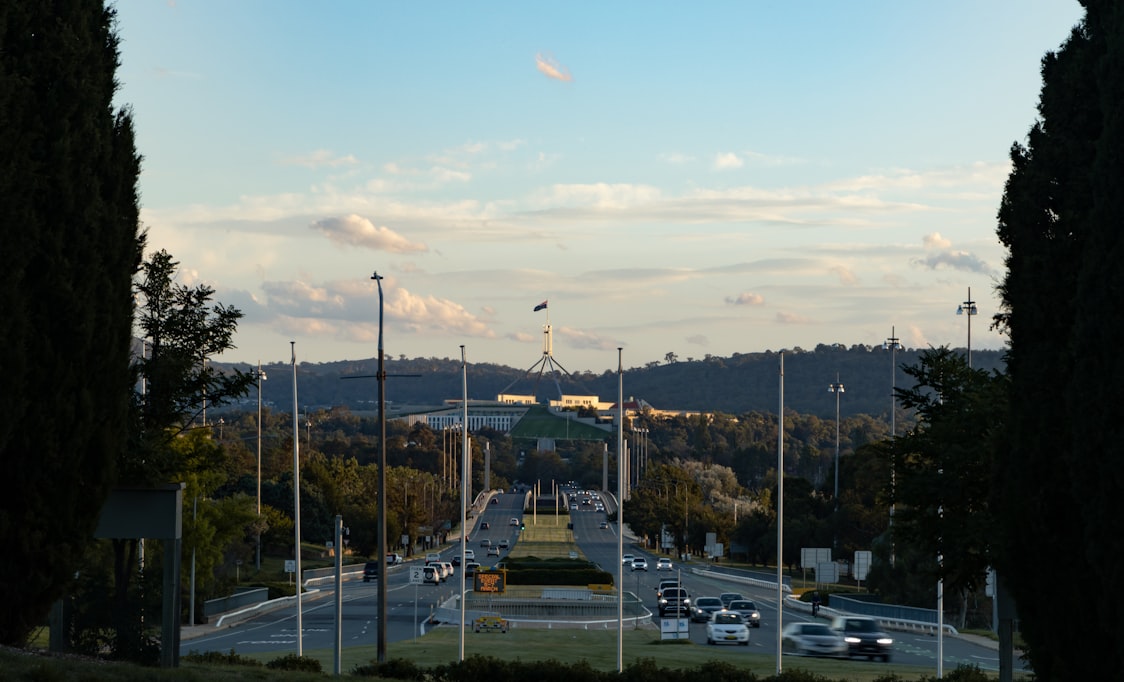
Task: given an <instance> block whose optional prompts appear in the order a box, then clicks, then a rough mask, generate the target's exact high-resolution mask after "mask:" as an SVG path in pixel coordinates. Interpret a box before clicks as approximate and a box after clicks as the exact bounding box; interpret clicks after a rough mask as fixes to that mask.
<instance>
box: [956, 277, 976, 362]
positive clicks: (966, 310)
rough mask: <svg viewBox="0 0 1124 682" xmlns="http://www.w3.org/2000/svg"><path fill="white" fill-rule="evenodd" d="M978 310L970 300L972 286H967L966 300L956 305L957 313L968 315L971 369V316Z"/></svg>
mask: <svg viewBox="0 0 1124 682" xmlns="http://www.w3.org/2000/svg"><path fill="white" fill-rule="evenodd" d="M978 312H979V311H978V310H977V309H976V302H975V301H973V300H972V287H968V300H967V301H964V302H963V303H961V304H960V305H958V306H956V314H957V315H967V316H968V369H972V316H973V315H976V314H977V313H978Z"/></svg>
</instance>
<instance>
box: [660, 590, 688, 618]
mask: <svg viewBox="0 0 1124 682" xmlns="http://www.w3.org/2000/svg"><path fill="white" fill-rule="evenodd" d="M656 603H657V606H658V607H659V612H660V618H663V617H664V616H666V615H668V614H670V613H674V614H676V615H683V616H686V615H688V614H690V613H691V597H690V595H688V594H687V590H685V589H683V588H682V587H669V588H667V589H666V590H664V591H663V592H662V593H661V594H660V598H659V599H658V600H657V602H656Z"/></svg>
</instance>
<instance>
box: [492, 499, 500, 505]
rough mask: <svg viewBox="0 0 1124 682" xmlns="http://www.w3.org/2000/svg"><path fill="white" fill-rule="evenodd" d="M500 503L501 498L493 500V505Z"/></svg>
mask: <svg viewBox="0 0 1124 682" xmlns="http://www.w3.org/2000/svg"><path fill="white" fill-rule="evenodd" d="M499 503H500V500H499V498H498V497H493V498H492V504H499Z"/></svg>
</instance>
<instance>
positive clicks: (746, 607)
mask: <svg viewBox="0 0 1124 682" xmlns="http://www.w3.org/2000/svg"><path fill="white" fill-rule="evenodd" d="M726 610H727V611H733V612H735V613H740V614H741V615H742V618H744V619H745V623H746V625H748V626H750V627H751V628H759V627H761V612H760V611H758V610H757V604H754V603H753V602H751V601H750V600H748V599H735V600H734V601H732V602H730V603H729V604H727V605H726Z"/></svg>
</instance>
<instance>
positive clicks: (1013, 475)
mask: <svg viewBox="0 0 1124 682" xmlns="http://www.w3.org/2000/svg"><path fill="white" fill-rule="evenodd" d="M1082 4H1083V5H1085V7H1086V16H1085V19H1084V21H1083V22H1082V23H1081V24H1080V25H1078V26H1077V27H1076V28H1074V30H1073V31H1072V32H1071V34H1070V37H1069V39H1068V40H1067V41H1066V43H1065V44H1064V45H1063V46H1062V47H1061V49H1060V50H1059V51H1058V52H1057V53H1051V54H1048V55H1047V56H1046V57H1045V58H1044V59H1043V62H1042V82H1043V84H1042V92H1041V95H1040V100H1039V105H1038V112H1039V116H1040V118H1039V120H1038V122H1037V123H1036V124H1035V125H1034V126H1033V128H1032V129H1031V130H1030V133H1029V136H1028V139H1027V143H1026V145H1025V146H1022V145H1016V146H1015V147H1014V148H1013V150H1012V153H1011V158H1012V162H1013V170H1012V172H1011V174H1010V176H1009V178H1008V180H1007V186H1006V190H1005V193H1004V197H1003V202H1002V205H1001V208H1000V212H999V228H998V234H999V237H1000V239H1001V240H1002V241H1003V243H1004V245H1006V247H1007V248H1008V251H1009V254H1008V258H1007V275H1006V278H1005V280H1004V282H1003V285H1002V293H1003V297H1004V303H1005V307H1006V311H1005V314H1004V315H1003V316H1002V317H1001V318H1000V320H999V322H1000V323H1001V324H1003V325H1004V326H1006V328H1007V329H1008V331H1009V333H1010V338H1011V348H1010V354H1009V358H1008V371H1009V375H1010V391H1011V395H1010V406H1011V407H1010V418H1009V420H1008V429H1007V433H1006V434H1005V435H1006V438H1005V444H1006V447H1005V448H1004V449H1003V450H1002V451H1001V459H1000V462H1001V468H1000V470H999V476H998V478H997V481H996V491H997V492H996V497H997V506H998V507H999V509H1000V510H1001V513H1002V523H1003V527H1004V538H1005V543H1004V545H1003V547H1002V552H1001V553H1000V554H999V556H998V558H997V566H998V569H999V573H1000V577H1001V579H1002V580H1004V581H1005V582H1006V584H1007V585H1008V586H1009V588H1010V591H1011V593H1012V595H1013V596H1014V599H1015V602H1016V606H1017V609H1018V614H1019V619H1020V621H1019V622H1020V625H1021V630H1022V635H1023V637H1024V639H1025V640H1026V643H1027V652H1028V655H1029V657H1030V660H1031V662H1032V663H1033V666H1034V669H1035V672H1036V674H1037V675H1038V677H1039V679H1043V680H1062V679H1111V678H1113V677H1117V676H1119V674H1120V671H1121V670H1124V646H1121V643H1122V642H1124V623H1122V621H1121V619H1120V618H1119V616H1118V614H1117V613H1116V611H1117V608H1116V605H1115V601H1116V600H1115V599H1114V598H1112V597H1097V596H1092V597H1090V594H1089V588H1090V586H1094V587H1095V588H1098V589H1099V588H1100V587H1101V586H1111V585H1115V584H1117V583H1118V582H1119V579H1120V576H1121V570H1122V569H1121V547H1122V543H1121V539H1120V538H1121V537H1124V521H1122V520H1121V519H1122V518H1124V514H1121V513H1120V509H1119V507H1118V504H1119V501H1120V494H1121V491H1122V489H1124V483H1122V481H1124V458H1122V457H1121V456H1120V443H1121V436H1122V435H1124V432H1122V429H1124V425H1122V424H1121V420H1120V419H1119V417H1118V416H1117V415H1115V414H1114V413H1113V405H1115V404H1116V403H1117V400H1116V395H1115V394H1116V386H1115V384H1116V381H1115V380H1116V379H1119V378H1121V376H1122V374H1124V365H1122V360H1121V358H1120V355H1119V353H1118V352H1117V348H1116V342H1117V340H1118V339H1119V333H1118V332H1117V331H1116V328H1117V326H1119V325H1120V317H1118V316H1117V313H1118V312H1119V309H1120V300H1121V297H1120V293H1121V287H1122V285H1124V280H1122V277H1124V273H1122V272H1121V268H1120V260H1119V257H1120V255H1121V250H1122V243H1121V225H1122V223H1121V218H1122V217H1124V216H1122V211H1124V204H1122V201H1124V197H1122V196H1121V192H1120V185H1121V179H1122V178H1124V167H1122V159H1121V151H1120V150H1121V143H1122V142H1124V140H1122V139H1121V136H1122V134H1124V127H1122V126H1124V118H1122V117H1124V106H1122V104H1124V100H1122V98H1124V54H1122V48H1124V43H1122V39H1124V13H1122V12H1124V9H1122V8H1121V6H1120V5H1119V3H1114V2H1094V1H1092V0H1087V1H1085V2H1083V3H1082ZM1059 624H1066V625H1068V624H1080V627H1059Z"/></svg>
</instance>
